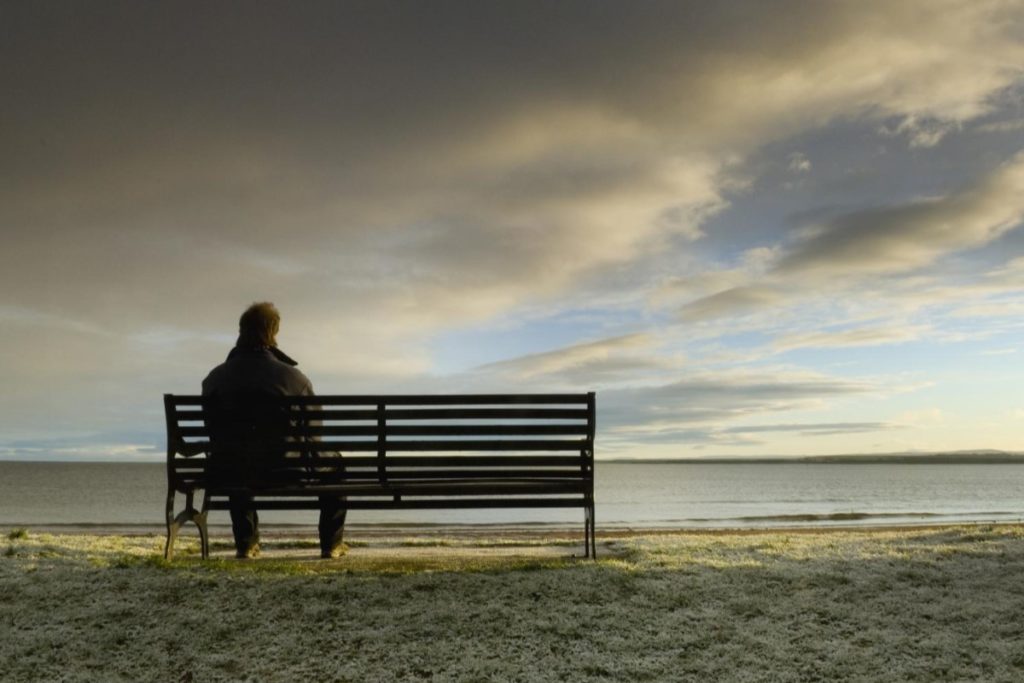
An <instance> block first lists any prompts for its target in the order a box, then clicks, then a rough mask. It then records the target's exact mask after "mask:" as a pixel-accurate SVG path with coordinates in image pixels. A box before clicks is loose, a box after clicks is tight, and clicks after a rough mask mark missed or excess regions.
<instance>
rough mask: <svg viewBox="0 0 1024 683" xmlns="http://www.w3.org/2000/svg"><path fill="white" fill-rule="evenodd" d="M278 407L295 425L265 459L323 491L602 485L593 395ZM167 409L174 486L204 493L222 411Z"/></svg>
mask: <svg viewBox="0 0 1024 683" xmlns="http://www.w3.org/2000/svg"><path fill="white" fill-rule="evenodd" d="M275 400H276V401H279V404H280V409H281V410H282V411H284V412H285V413H286V414H287V415H289V416H290V417H291V418H292V419H290V420H288V421H286V423H285V425H284V426H283V427H281V428H275V430H274V431H275V433H279V437H273V440H274V441H275V443H273V444H268V448H267V451H266V452H274V453H276V454H278V455H277V456H276V457H278V458H279V460H278V462H277V465H279V466H280V467H281V468H282V469H290V470H291V471H293V472H294V471H296V468H299V467H301V468H304V471H305V472H306V476H307V481H313V482H314V483H325V482H327V483H330V482H340V481H344V482H346V483H359V482H361V481H364V482H367V483H369V482H377V483H385V482H388V481H392V482H395V481H411V480H416V481H423V480H431V479H444V480H459V479H481V478H489V477H495V478H501V479H509V478H524V479H531V480H533V479H545V478H556V479H565V478H575V479H585V480H589V481H591V482H592V481H593V458H594V429H595V395H594V393H593V392H591V393H586V394H477V395H474V394H468V395H449V396H442V395H419V396H412V395H391V396H301V397H281V398H279V399H275ZM164 408H165V411H166V417H167V465H168V477H169V479H170V481H171V483H172V485H174V486H175V487H185V488H187V487H190V486H194V487H197V488H201V487H202V486H201V485H200V484H201V483H202V481H203V479H204V478H205V476H206V471H207V465H208V464H209V463H210V453H211V452H216V451H217V448H218V447H220V446H221V444H218V443H217V434H216V432H215V431H214V430H213V429H211V425H213V424H214V423H215V422H216V417H215V411H216V410H217V404H216V402H215V401H214V400H212V399H210V398H204V397H202V396H180V395H173V394H166V395H165V396H164ZM211 417H213V418H214V419H212V420H211ZM260 438H263V439H264V440H266V439H271V438H272V437H268V436H266V435H265V434H264V436H262V437H260ZM336 453H341V454H342V456H343V457H342V459H341V461H340V462H341V463H342V465H343V468H339V467H337V464H338V463H339V460H338V459H337V456H336ZM215 460H216V458H215Z"/></svg>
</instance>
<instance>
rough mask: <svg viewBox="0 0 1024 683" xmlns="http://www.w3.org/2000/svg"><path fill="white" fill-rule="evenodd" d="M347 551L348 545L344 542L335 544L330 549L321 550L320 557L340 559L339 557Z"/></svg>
mask: <svg viewBox="0 0 1024 683" xmlns="http://www.w3.org/2000/svg"><path fill="white" fill-rule="evenodd" d="M347 552H348V546H347V545H345V544H344V543H342V544H340V545H336V546H334V547H333V548H331V549H330V550H321V551H320V559H323V560H336V559H338V558H339V557H341V556H342V555H344V554H345V553H347Z"/></svg>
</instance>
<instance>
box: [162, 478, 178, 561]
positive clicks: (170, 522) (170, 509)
mask: <svg viewBox="0 0 1024 683" xmlns="http://www.w3.org/2000/svg"><path fill="white" fill-rule="evenodd" d="M164 516H165V518H166V520H167V543H166V544H164V559H165V560H169V559H171V558H172V557H174V541H175V539H176V538H178V529H179V528H181V527H180V525H179V524H178V523H177V520H176V519H175V518H174V489H171V490H170V491H168V492H167V506H166V509H165V512H164Z"/></svg>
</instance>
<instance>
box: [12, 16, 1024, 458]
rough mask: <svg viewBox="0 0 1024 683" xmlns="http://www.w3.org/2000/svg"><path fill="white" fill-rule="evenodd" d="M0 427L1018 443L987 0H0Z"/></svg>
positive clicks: (1004, 85) (79, 434)
mask: <svg viewBox="0 0 1024 683" xmlns="http://www.w3.org/2000/svg"><path fill="white" fill-rule="evenodd" d="M0 93H4V95H3V103H2V106H0V240H2V243H0V244H2V248H0V458H2V459H29V460H31V459H48V458H63V459H121V460H147V459H148V460H153V459H160V458H161V457H162V453H163V443H164V438H165V437H164V422H163V408H162V399H161V395H162V394H163V393H168V392H169V393H198V391H199V388H200V382H201V380H202V379H203V377H204V376H205V374H206V373H207V372H208V371H209V370H210V368H212V367H213V366H215V365H216V364H218V363H220V362H222V361H223V359H224V357H225V355H226V354H227V352H228V350H229V349H230V347H231V345H232V344H233V342H234V339H235V336H236V333H237V320H238V316H239V315H240V314H241V312H242V310H244V309H245V308H246V307H247V306H248V305H249V304H250V303H252V302H254V301H264V300H269V301H273V302H274V303H275V304H276V305H277V307H278V308H279V309H280V311H281V315H282V327H281V332H280V334H279V336H278V341H279V344H280V346H281V348H282V349H284V350H285V351H286V352H287V353H289V354H290V355H292V356H293V357H295V358H296V359H297V360H298V361H299V363H300V365H299V367H300V369H302V370H303V371H304V372H305V373H306V374H307V375H308V376H309V377H310V378H311V379H312V381H313V385H314V387H315V388H316V390H317V392H318V393H323V394H344V393H364V392H365V393H375V394H382V393H435V392H436V393H443V392H488V391H495V392H517V391H530V392H537V391H574V392H575V391H596V392H597V395H598V439H597V457H599V458H602V457H604V458H610V457H615V458H644V457H659V458H664V457H687V458H693V457H696V458H699V457H712V456H736V457H754V456H769V455H772V456H775V455H794V456H795V455H811V454H833V453H836V454H838V453H884V452H904V451H936V450H939V451H948V450H959V449H976V448H993V449H1004V450H1024V390H1022V387H1024V364H1022V362H1021V361H1022V359H1024V345H1022V343H1021V333H1022V327H1024V325H1022V314H1024V288H1022V287H1024V229H1022V223H1024V1H1022V0H959V1H956V0H927V1H925V0H920V1H906V0H855V1H849V2H844V1H841V0H837V1H835V2H818V1H806V2H800V1H795V0H777V1H776V0H770V1H764V0H749V1H724V2H714V3H710V2H696V1H694V2H686V1H673V2H647V1H639V2H602V1H597V2H593V1H588V2H579V1H571V0H570V1H561V2H546V1H544V2H540V1H538V2H530V1H516V2H499V1H494V2H476V1H469V0H467V1H464V2H452V1H443V0H442V1H439V2H431V3H421V2H398V1H384V2H308V3H283V2H245V3H230V2H223V3H207V2H160V1H157V2H150V3H138V2H128V1H126V2H109V1H106V0H98V1H96V2H89V3H66V2H56V1H52V2H51V1H46V0H40V1H33V2H21V1H16V0H0Z"/></svg>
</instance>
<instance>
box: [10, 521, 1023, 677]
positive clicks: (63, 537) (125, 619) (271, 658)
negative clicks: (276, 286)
mask: <svg viewBox="0 0 1024 683" xmlns="http://www.w3.org/2000/svg"><path fill="white" fill-rule="evenodd" d="M53 531H55V530H53V529H50V530H47V529H28V530H25V531H22V530H19V529H11V528H4V529H2V534H3V535H2V536H0V625H2V632H3V634H4V636H3V638H0V671H3V676H2V678H3V680H5V681H54V680H62V681H97V680H104V681H119V680H123V681H178V680H187V681H193V682H200V681H289V680H296V679H305V680H318V681H384V680H400V681H513V680H538V681H575V680H601V681H605V680H606V681H612V680H616V681H621V680H666V681H668V680H671V681H680V680H682V681H689V680H693V681H697V680H701V681H703V680H719V681H879V680H886V681H912V680H920V681H947V680H948V681H966V680H973V681H1018V680H1021V679H1022V678H1024V648H1022V643H1024V621H1022V619H1021V616H1020V615H1021V614H1022V613H1024V526H1021V525H973V526H957V527H927V528H925V527H916V528H874V529H865V528H846V529H830V530H820V529H817V530H808V529H774V530H770V531H732V532H723V531H718V532H710V531H665V530H661V531H659V532H658V533H654V532H650V531H644V530H622V531H616V532H614V533H611V534H603V535H601V536H600V537H599V545H598V552H599V560H598V561H596V562H594V561H588V560H583V559H579V558H578V556H579V555H580V554H581V552H582V546H581V544H580V542H579V540H580V539H579V534H578V533H575V532H573V533H570V532H568V531H565V532H559V531H545V532H541V533H537V532H529V531H521V532H516V531H514V530H500V531H497V532H496V531H495V530H489V531H488V532H486V533H477V532H473V531H472V530H470V531H469V532H467V531H464V530H458V529H456V530H441V529H438V530H434V531H430V532H422V531H420V532H417V533H416V534H413V535H408V534H406V533H404V532H402V531H395V530H388V531H387V532H386V533H384V532H381V531H379V530H377V531H371V530H363V531H360V532H354V533H353V534H352V535H351V541H350V549H349V551H348V553H347V554H346V555H345V556H344V557H342V558H339V559H337V560H329V561H324V560H319V559H316V554H317V553H316V542H315V536H310V535H308V534H297V533H295V532H294V531H291V532H280V533H271V534H270V535H268V536H267V537H266V538H265V542H264V549H265V550H264V553H263V555H262V556H261V557H260V558H259V559H257V560H255V561H236V560H234V559H232V558H231V547H230V543H229V542H228V541H229V536H226V535H224V534H218V535H217V536H216V537H215V542H214V545H213V551H214V557H213V558H212V559H211V560H210V561H208V562H205V563H204V562H201V561H199V560H198V559H197V557H196V554H197V550H198V547H197V545H198V544H197V543H196V542H195V540H194V538H185V539H183V540H182V541H181V543H180V547H179V553H178V557H177V559H175V560H174V561H173V562H169V563H168V562H164V561H163V559H162V556H161V550H162V543H163V539H162V537H161V535H160V533H159V532H156V531H153V532H146V533H117V531H118V530H111V529H100V530H97V529H89V530H84V531H82V530H80V531H79V532H77V533H53ZM56 531H60V530H56ZM65 531H66V530H65ZM101 531H102V532H103V533H100V532H101ZM121 531H123V530H121Z"/></svg>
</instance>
